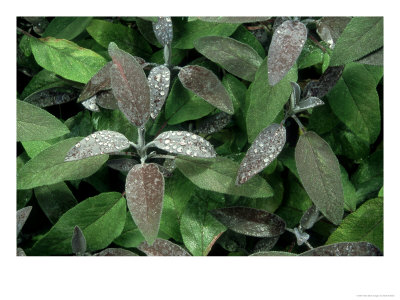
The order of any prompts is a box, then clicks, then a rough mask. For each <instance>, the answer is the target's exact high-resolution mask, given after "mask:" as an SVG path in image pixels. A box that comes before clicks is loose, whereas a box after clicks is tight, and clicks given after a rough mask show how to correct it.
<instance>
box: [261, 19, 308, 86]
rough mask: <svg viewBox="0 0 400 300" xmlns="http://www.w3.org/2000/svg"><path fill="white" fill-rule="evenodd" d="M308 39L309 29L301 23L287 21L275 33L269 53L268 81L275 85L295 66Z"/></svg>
mask: <svg viewBox="0 0 400 300" xmlns="http://www.w3.org/2000/svg"><path fill="white" fill-rule="evenodd" d="M306 39H307V28H306V26H305V25H304V24H303V23H301V22H299V21H285V22H283V23H282V24H281V25H280V26H279V27H278V28H277V29H276V31H275V32H274V34H273V36H272V41H271V45H270V47H269V52H268V81H269V84H270V85H275V84H277V83H278V82H279V81H281V79H282V78H283V77H285V75H286V74H287V72H289V70H290V69H291V68H292V66H293V65H294V64H295V62H296V60H297V58H298V57H299V55H300V53H301V50H302V49H303V46H304V44H305V42H306Z"/></svg>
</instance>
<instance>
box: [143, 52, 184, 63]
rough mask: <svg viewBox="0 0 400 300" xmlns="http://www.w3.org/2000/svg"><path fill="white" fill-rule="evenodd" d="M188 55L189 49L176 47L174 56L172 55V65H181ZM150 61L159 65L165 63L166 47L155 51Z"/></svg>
mask: <svg viewBox="0 0 400 300" xmlns="http://www.w3.org/2000/svg"><path fill="white" fill-rule="evenodd" d="M186 56H187V50H181V49H174V50H173V51H172V56H171V65H173V66H177V65H179V64H180V63H181V62H182V60H183V59H184V58H185V57H186ZM149 61H150V62H153V63H156V64H159V65H163V64H164V49H161V50H159V51H156V52H154V53H153V54H152V55H151V57H150V59H149Z"/></svg>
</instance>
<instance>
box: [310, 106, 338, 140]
mask: <svg viewBox="0 0 400 300" xmlns="http://www.w3.org/2000/svg"><path fill="white" fill-rule="evenodd" d="M339 123H340V120H339V119H338V118H337V117H336V116H335V114H334V113H333V112H332V109H331V108H330V106H329V103H325V105H322V106H320V107H318V108H316V109H313V111H312V114H311V116H310V118H309V123H308V126H307V129H308V130H312V131H315V132H316V133H318V134H319V135H322V134H324V133H328V132H331V131H333V129H334V128H335V127H336V126H337V125H338V124H339Z"/></svg>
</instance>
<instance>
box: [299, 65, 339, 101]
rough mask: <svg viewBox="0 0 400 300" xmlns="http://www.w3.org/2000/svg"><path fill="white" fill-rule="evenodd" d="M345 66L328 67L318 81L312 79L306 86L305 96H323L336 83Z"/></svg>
mask: <svg viewBox="0 0 400 300" xmlns="http://www.w3.org/2000/svg"><path fill="white" fill-rule="evenodd" d="M343 69H344V66H339V67H328V68H327V69H326V71H325V72H324V73H323V74H322V76H321V78H320V79H319V80H318V81H310V82H309V83H308V84H307V85H306V87H305V88H304V91H303V94H304V97H307V98H308V97H317V98H322V97H324V96H325V95H326V94H328V92H329V91H330V90H331V89H332V88H333V87H334V86H335V85H336V83H337V82H338V81H339V78H340V76H342V73H343Z"/></svg>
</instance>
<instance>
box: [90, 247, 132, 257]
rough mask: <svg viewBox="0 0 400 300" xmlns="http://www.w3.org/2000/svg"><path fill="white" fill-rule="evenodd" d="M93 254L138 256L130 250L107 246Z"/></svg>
mask: <svg viewBox="0 0 400 300" xmlns="http://www.w3.org/2000/svg"><path fill="white" fill-rule="evenodd" d="M94 256H138V255H137V254H136V253H133V252H132V251H129V250H126V249H122V248H107V249H104V250H103V251H101V252H99V253H96V254H95V255H94Z"/></svg>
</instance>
